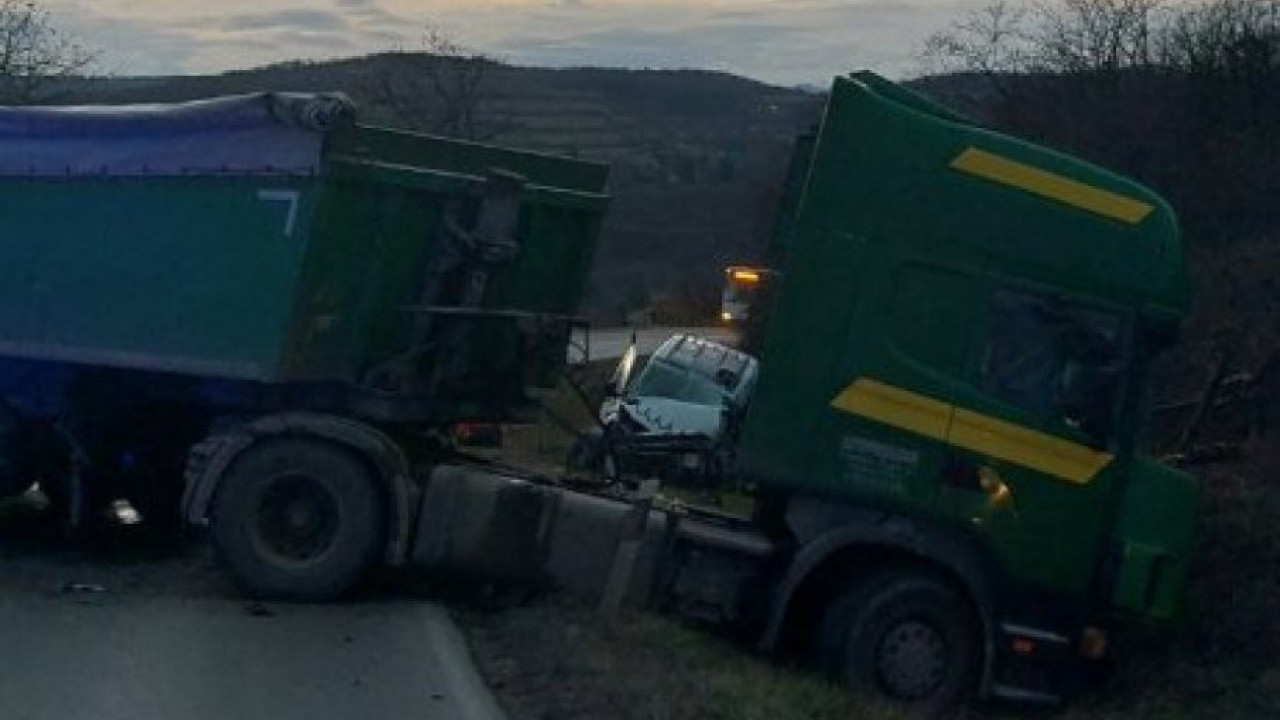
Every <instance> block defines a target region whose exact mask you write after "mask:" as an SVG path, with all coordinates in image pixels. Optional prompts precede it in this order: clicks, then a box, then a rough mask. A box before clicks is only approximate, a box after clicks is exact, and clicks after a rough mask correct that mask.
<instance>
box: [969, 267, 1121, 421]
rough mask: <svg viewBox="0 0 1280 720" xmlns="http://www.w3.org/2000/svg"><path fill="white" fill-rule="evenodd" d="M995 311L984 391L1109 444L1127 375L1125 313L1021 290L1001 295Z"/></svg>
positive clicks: (983, 375)
mask: <svg viewBox="0 0 1280 720" xmlns="http://www.w3.org/2000/svg"><path fill="white" fill-rule="evenodd" d="M991 310H992V313H991V323H990V330H989V332H988V337H987V341H986V345H985V348H984V351H983V355H982V364H981V368H980V379H979V380H980V385H981V387H982V389H983V390H984V391H986V392H987V393H988V394H990V395H992V396H994V397H995V398H997V399H1000V400H1002V401H1004V402H1007V403H1009V404H1011V405H1014V406H1016V407H1018V408H1020V409H1022V410H1025V411H1027V412H1028V413H1030V414H1032V415H1033V416H1034V417H1035V418H1036V419H1038V420H1040V421H1041V422H1042V423H1045V424H1048V425H1049V426H1065V427H1067V428H1071V429H1073V430H1075V431H1078V432H1080V433H1082V434H1083V435H1085V436H1086V438H1087V439H1088V440H1090V441H1091V444H1098V445H1102V444H1105V442H1106V440H1107V439H1108V438H1109V436H1110V434H1111V427H1110V425H1111V418H1112V416H1113V411H1114V408H1115V402H1116V395H1117V391H1118V389H1119V384H1120V383H1119V381H1120V378H1121V375H1122V372H1121V370H1122V367H1123V365H1122V361H1123V357H1124V346H1123V341H1122V338H1123V333H1122V330H1123V327H1124V323H1123V321H1122V319H1121V317H1120V316H1119V315H1117V314H1115V313H1111V312H1108V311H1104V310H1099V309H1096V308H1092V307H1088V306H1085V305H1081V304H1077V303H1071V302H1067V301H1062V300H1058V299H1051V298H1045V297H1039V296H1036V295H1031V294H1028V293H1023V292H1016V291H1000V292H997V293H996V294H995V296H994V297H993V299H992V305H991Z"/></svg>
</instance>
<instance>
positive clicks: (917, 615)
mask: <svg viewBox="0 0 1280 720" xmlns="http://www.w3.org/2000/svg"><path fill="white" fill-rule="evenodd" d="M980 647H981V645H980V640H979V632H978V622H977V619H976V618H975V617H974V613H973V610H972V609H971V608H970V605H969V602H968V601H967V600H966V599H965V598H964V597H963V596H962V595H961V594H960V593H958V592H956V591H955V590H954V589H952V588H951V587H950V586H948V585H947V584H945V583H943V582H942V581H940V580H939V579H937V578H935V577H933V576H931V575H929V574H926V573H922V572H909V571H908V572H889V573H882V574H877V575H874V576H872V577H869V578H867V579H864V580H862V581H860V582H856V583H854V584H853V585H851V586H850V587H849V588H848V589H847V590H845V591H844V592H843V593H841V594H840V595H838V596H837V597H836V599H835V600H834V601H833V602H832V603H831V604H830V605H829V606H828V608H827V611H826V613H825V615H824V617H823V619H822V622H821V623H820V624H819V626H818V635H817V637H816V638H815V650H816V651H817V654H818V659H819V662H821V663H822V666H823V669H824V670H825V671H826V672H827V673H828V674H829V675H830V676H831V677H832V678H833V679H836V680H837V681H839V682H841V683H842V684H844V685H846V686H848V687H850V688H851V689H853V690H855V691H856V692H861V693H869V694H871V695H873V696H877V697H879V698H881V699H883V700H886V701H888V702H890V703H892V704H894V705H900V706H905V707H906V708H907V709H908V710H909V711H911V712H913V713H916V714H919V715H924V716H928V717H934V716H937V715H940V714H943V713H945V712H947V711H950V710H953V709H955V708H957V707H959V706H961V705H963V704H964V703H965V702H966V701H968V700H969V699H970V697H971V696H972V695H973V692H974V689H975V687H976V684H977V678H978V673H979V668H980V667H981V657H982V653H981V650H980Z"/></svg>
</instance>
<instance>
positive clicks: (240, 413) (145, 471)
mask: <svg viewBox="0 0 1280 720" xmlns="http://www.w3.org/2000/svg"><path fill="white" fill-rule="evenodd" d="M606 179H607V168H605V167H603V166H600V165H595V164H591V163H585V162H578V161H574V160H567V159H561V158H556V157H551V156H546V155H539V154H534V153H527V152H517V151H512V150H504V149H500V148H496V147H488V146H484V145H478V144H472V143H465V142H457V141H452V140H445V139H440V138H434V137H427V136H423V135H416V134H411V133H407V132H399V131H394V130H386V129H380V128H375V127H367V126H364V125H360V124H359V123H357V122H356V118H355V109H354V107H353V106H352V104H351V103H350V102H349V101H348V100H346V99H345V98H344V97H342V96H340V95H294V94H281V93H276V94H259V95H250V96H242V97H229V98H218V99H213V100H205V101H198V102H192V103H186V104H181V105H171V106H128V107H78V108H12V109H0V217H2V218H3V228H2V229H0V398H2V399H3V403H2V404H0V446H2V447H0V456H3V458H2V459H3V462H0V467H3V472H0V475H4V477H3V478H2V479H0V490H4V491H6V492H7V493H16V492H21V491H23V490H24V489H25V488H26V486H27V485H29V484H30V482H31V480H32V479H33V478H35V479H39V480H40V482H41V485H42V487H44V489H45V491H46V494H48V495H49V496H50V497H51V498H53V499H55V500H56V501H57V502H58V504H60V505H63V506H65V507H66V508H67V509H68V510H69V511H74V514H75V515H76V516H77V519H78V518H80V517H83V515H84V514H85V513H86V512H88V511H91V510H93V509H95V508H96V507H97V506H98V505H101V503H102V502H104V501H106V500H108V499H110V498H112V497H115V496H118V495H122V494H123V495H125V496H127V497H128V498H129V499H131V500H133V501H134V503H135V505H138V506H140V507H145V508H146V510H144V515H154V516H155V517H157V518H159V517H169V516H176V498H177V495H178V494H180V492H181V488H182V483H181V474H182V468H183V465H184V463H185V458H186V454H187V449H188V448H189V447H190V446H191V445H192V444H194V443H195V442H197V441H199V440H200V439H201V438H203V437H204V436H205V435H206V434H207V432H208V431H209V429H210V427H212V426H213V425H214V424H217V423H225V422H228V421H229V420H228V419H229V418H241V417H253V416H255V415H261V414H264V413H267V412H269V411H275V412H286V411H289V412H297V413H304V412H313V413H319V412H325V413H332V414H334V415H335V416H342V417H345V418H350V419H359V420H361V421H365V422H369V423H374V424H378V425H379V426H384V427H396V428H412V429H413V431H415V432H425V430H426V429H430V428H441V427H445V426H447V425H449V424H450V423H454V422H458V421H461V420H477V421H504V420H511V419H514V418H519V417H521V416H522V415H524V414H527V412H528V411H529V409H530V408H531V407H532V404H531V403H532V398H531V396H530V394H529V392H528V390H529V388H531V387H536V386H538V385H541V384H546V383H548V382H553V381H554V379H555V378H556V376H557V372H558V370H559V369H560V367H561V366H562V365H563V363H564V360H565V345H566V343H567V341H568V337H569V333H570V332H571V331H572V328H573V325H574V324H575V322H576V321H575V320H574V319H573V317H572V315H573V313H574V312H575V310H576V308H577V303H578V300H579V296H580V294H581V292H582V288H583V283H584V280H585V277H586V273H587V270H588V268H589V265H590V262H591V256H592V250H593V247H594V242H595V238H596V234H597V230H598V228H599V223H600V217H601V215H602V213H603V211H604V208H605V206H606V204H607V197H606V195H605V188H606ZM170 506H171V507H170Z"/></svg>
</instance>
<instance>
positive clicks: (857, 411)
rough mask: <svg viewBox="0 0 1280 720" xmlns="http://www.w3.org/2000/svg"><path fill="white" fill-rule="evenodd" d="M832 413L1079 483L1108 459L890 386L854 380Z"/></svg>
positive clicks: (1070, 444) (1092, 476) (1105, 465)
mask: <svg viewBox="0 0 1280 720" xmlns="http://www.w3.org/2000/svg"><path fill="white" fill-rule="evenodd" d="M831 406H832V407H833V408H835V409H837V410H841V411H843V412H847V413H850V414H852V415H858V416H860V417H864V418H867V419H868V420H874V421H876V422H881V423H884V424H885V425H890V426H892V427H896V428H898V429H900V430H906V431H907V432H911V433H915V434H916V435H921V436H924V437H927V438H929V439H932V440H937V441H939V442H944V443H946V444H948V445H951V446H953V447H958V448H963V449H965V450H971V451H973V452H976V453H981V454H982V455H985V456H987V457H992V458H996V459H999V460H1004V461H1006V462H1010V463H1013V464H1015V465H1020V466H1022V467H1025V468H1029V469H1031V470H1035V471H1037V472H1041V473H1044V474H1046V475H1051V476H1053V477H1055V478H1058V479H1060V480H1065V481H1066V482H1069V483H1073V484H1076V485H1084V484H1087V483H1088V482H1089V481H1091V480H1093V478H1094V477H1096V476H1097V475H1098V473H1099V472H1101V471H1102V470H1103V468H1105V467H1107V466H1108V465H1110V464H1111V461H1112V460H1113V459H1114V457H1113V456H1112V455H1110V454H1108V453H1102V452H1097V451H1096V450H1093V449H1091V448H1088V447H1086V446H1084V445H1080V444H1079V443H1073V442H1071V441H1070V440H1063V439H1062V438H1058V437H1054V436H1052V435H1048V434H1046V433H1042V432H1038V431H1036V430H1031V429H1029V428H1025V427H1023V426H1021V425H1016V424H1014V423H1010V422H1006V421H1004V420H997V419H996V418H993V417H988V416H986V415H982V414H980V413H976V412H973V411H971V410H965V409H964V408H957V407H955V406H953V405H949V404H947V403H944V402H940V401H938V400H934V399H933V398H930V397H926V396H924V395H920V394H918V393H913V392H911V391H909V390H903V389H901V388H896V387H893V386H891V385H886V384H884V383H881V382H878V381H876V380H871V379H869V378H859V379H858V380H856V381H855V382H854V383H853V384H852V385H850V386H849V387H847V388H845V389H844V390H843V391H842V392H841V393H840V394H839V395H837V396H836V397H835V399H834V400H832V401H831Z"/></svg>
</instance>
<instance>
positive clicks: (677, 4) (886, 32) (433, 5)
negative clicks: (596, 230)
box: [47, 0, 982, 84]
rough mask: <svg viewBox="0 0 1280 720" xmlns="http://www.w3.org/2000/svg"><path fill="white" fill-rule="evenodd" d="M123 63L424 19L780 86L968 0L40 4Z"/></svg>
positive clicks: (132, 65) (910, 45) (297, 50)
mask: <svg viewBox="0 0 1280 720" xmlns="http://www.w3.org/2000/svg"><path fill="white" fill-rule="evenodd" d="M47 1H48V3H49V5H50V7H51V8H52V9H53V10H54V12H55V14H56V15H57V16H58V17H59V18H62V19H65V20H66V22H67V25H68V27H69V28H70V29H72V30H73V31H74V32H75V33H77V34H78V35H79V36H81V37H82V38H84V39H85V40H86V41H87V43H88V44H90V45H92V46H95V47H98V48H100V49H102V50H103V53H104V55H105V56H106V57H107V58H108V59H109V64H119V65H120V66H122V67H123V68H124V69H125V71H126V72H137V73H173V72H210V71H218V70H226V69H232V68H238V67H244V66H246V65H250V64H262V63H268V62H275V61H280V60H289V59H322V58H326V57H336V56H340V55H350V54H361V53H370V52H378V51H382V50H388V49H394V48H409V49H412V48H413V47H415V44H416V43H417V42H418V39H419V38H420V36H421V30H422V28H423V27H424V26H425V25H427V24H432V25H435V26H438V27H440V28H441V29H442V30H443V31H445V32H446V33H448V34H451V35H452V36H453V37H455V38H456V39H457V40H458V42H459V43H461V44H463V45H465V46H467V47H473V48H476V49H479V50H483V51H486V52H490V53H492V54H495V55H497V56H499V57H501V58H503V59H505V60H508V61H510V62H516V63H524V64H546V65H556V66H570V65H605V66H608V65H623V66H648V67H671V68H675V67H681V68H683V67H707V68H713V69H719V70H727V71H732V72H737V73H741V74H744V75H748V76H752V77H756V78H759V79H763V80H767V81H772V82H778V83H783V84H793V83H802V82H804V83H822V84H825V82H826V81H827V79H829V78H830V76H831V75H833V74H836V73H841V72H847V71H848V70H850V69H853V68H857V67H869V68H872V69H876V70H879V71H881V72H885V73H887V74H889V75H899V76H900V75H904V74H907V73H909V72H911V71H912V70H913V69H914V68H915V57H916V53H917V51H918V49H919V47H920V43H921V41H922V39H923V38H924V37H925V36H926V35H928V34H929V33H930V32H932V31H934V30H936V29H938V28H940V27H943V26H945V25H946V24H947V22H949V21H950V20H951V19H952V18H954V17H955V16H956V15H957V14H958V13H959V12H960V11H961V10H962V9H963V8H964V7H966V6H971V5H973V4H974V3H979V2H982V0H902V1H893V0H218V2H217V7H218V11H217V13H216V14H214V13H212V12H211V11H210V10H209V8H210V7H211V5H210V4H209V3H200V4H196V3H194V2H191V3H189V2H185V1H184V2H179V1H178V0H47Z"/></svg>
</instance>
